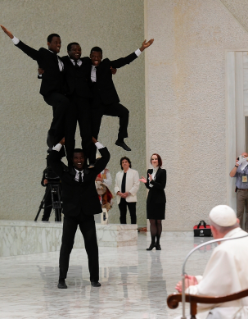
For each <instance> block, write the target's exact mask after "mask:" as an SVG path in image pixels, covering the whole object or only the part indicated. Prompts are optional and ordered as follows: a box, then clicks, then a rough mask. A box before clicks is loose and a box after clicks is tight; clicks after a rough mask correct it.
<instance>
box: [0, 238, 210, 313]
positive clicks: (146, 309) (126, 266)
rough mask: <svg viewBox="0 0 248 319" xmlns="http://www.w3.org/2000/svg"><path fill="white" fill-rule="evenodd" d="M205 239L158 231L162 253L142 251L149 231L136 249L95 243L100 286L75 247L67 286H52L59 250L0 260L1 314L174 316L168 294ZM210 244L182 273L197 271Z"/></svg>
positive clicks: (205, 257) (56, 273)
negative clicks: (93, 281)
mask: <svg viewBox="0 0 248 319" xmlns="http://www.w3.org/2000/svg"><path fill="white" fill-rule="evenodd" d="M207 240H208V239H205V240H204V239H201V238H197V239H194V238H193V237H190V236H183V234H182V235H181V236H179V235H178V236H176V235H170V234H163V237H162V240H161V246H162V250H161V251H151V252H147V251H146V250H145V248H146V247H147V245H148V243H149V235H146V234H144V233H141V234H139V238H138V246H136V247H120V248H114V247H100V249H99V253H100V282H101V283H102V287H101V288H92V287H91V285H90V282H89V273H88V268H87V260H86V253H85V250H84V249H74V250H73V252H72V255H71V260H70V269H69V273H68V278H67V284H68V289H67V290H59V289H57V279H58V256H59V253H58V252H52V253H43V254H35V255H24V256H15V257H1V258H0V318H4V319H9V318H11V319H12V318H15V319H16V318H23V319H24V318H25V319H27V318H28V319H29V318H30V319H34V318H42V319H45V318H49V319H55V318H56V319H57V318H71V319H72V318H73V319H76V318H88V319H148V318H149V319H162V318H165V319H166V318H174V317H176V316H177V315H179V314H181V309H180V308H178V309H176V310H171V309H169V308H168V307H167V304H166V298H167V295H168V294H170V293H172V292H174V287H175V283H176V282H177V281H178V280H180V274H181V267H182V263H183V260H184V258H185V256H186V254H187V252H188V251H190V250H191V249H192V248H193V247H194V246H196V245H197V244H199V243H200V242H203V241H207ZM212 249H213V246H211V245H208V246H207V247H206V248H204V249H202V250H201V251H197V252H196V253H195V254H194V255H192V257H191V258H190V260H189V262H188V263H187V268H186V270H187V273H189V274H201V273H202V272H203V269H204V266H205V265H206V262H207V260H208V258H209V256H210V254H211V251H212Z"/></svg>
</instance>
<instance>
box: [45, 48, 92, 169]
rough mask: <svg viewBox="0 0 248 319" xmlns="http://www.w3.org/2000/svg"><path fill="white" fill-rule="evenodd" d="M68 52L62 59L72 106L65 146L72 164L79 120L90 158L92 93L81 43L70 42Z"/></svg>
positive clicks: (88, 71) (69, 113)
mask: <svg viewBox="0 0 248 319" xmlns="http://www.w3.org/2000/svg"><path fill="white" fill-rule="evenodd" d="M67 52H68V56H64V57H62V61H63V63H64V66H65V81H66V87H65V93H66V96H67V97H68V98H69V100H70V104H71V107H70V108H68V109H67V112H66V117H65V147H66V153H67V160H68V163H69V165H71V164H72V163H71V161H72V157H73V150H74V147H75V132H76V127H77V121H78V124H79V130H80V136H81V139H82V140H81V145H82V148H83V151H84V156H85V158H88V154H89V147H90V146H91V138H92V134H91V126H90V98H91V97H92V93H91V90H90V86H89V79H90V70H91V66H90V63H89V62H88V59H87V58H86V59H85V58H80V57H81V47H80V45H79V44H78V43H77V42H72V43H69V44H68V46H67ZM45 73H46V70H45V72H44V74H45Z"/></svg>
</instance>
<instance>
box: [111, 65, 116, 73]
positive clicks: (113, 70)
mask: <svg viewBox="0 0 248 319" xmlns="http://www.w3.org/2000/svg"><path fill="white" fill-rule="evenodd" d="M110 71H111V73H112V74H116V72H117V69H113V68H112V66H111V67H110Z"/></svg>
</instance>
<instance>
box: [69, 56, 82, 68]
mask: <svg viewBox="0 0 248 319" xmlns="http://www.w3.org/2000/svg"><path fill="white" fill-rule="evenodd" d="M69 58H70V57H69ZM70 60H71V63H72V64H73V65H76V63H77V65H78V66H81V65H82V63H83V62H82V61H81V60H80V59H78V60H77V61H76V60H73V59H71V58H70Z"/></svg>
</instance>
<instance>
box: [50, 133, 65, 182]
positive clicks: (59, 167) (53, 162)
mask: <svg viewBox="0 0 248 319" xmlns="http://www.w3.org/2000/svg"><path fill="white" fill-rule="evenodd" d="M63 145H65V138H63V139H62V140H61V141H60V142H59V143H58V144H57V145H56V146H55V147H54V148H53V151H52V152H51V153H50V154H49V156H48V163H49V166H50V167H51V168H52V170H53V171H54V172H55V173H56V174H58V176H59V177H60V178H62V177H63V173H64V165H63V164H62V162H61V157H60V154H59V151H60V150H61V148H62V147H63Z"/></svg>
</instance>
